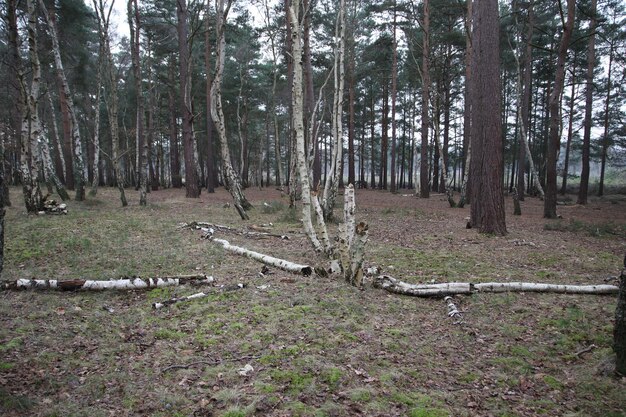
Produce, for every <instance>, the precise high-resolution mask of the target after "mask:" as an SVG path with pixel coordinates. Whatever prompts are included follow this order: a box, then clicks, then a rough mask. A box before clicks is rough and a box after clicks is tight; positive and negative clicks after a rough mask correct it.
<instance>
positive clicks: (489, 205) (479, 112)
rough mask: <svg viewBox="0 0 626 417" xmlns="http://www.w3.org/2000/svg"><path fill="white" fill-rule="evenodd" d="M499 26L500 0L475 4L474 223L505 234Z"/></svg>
mask: <svg viewBox="0 0 626 417" xmlns="http://www.w3.org/2000/svg"><path fill="white" fill-rule="evenodd" d="M499 32H500V26H499V16H498V1H497V0H482V1H480V2H477V3H475V4H474V6H473V30H472V68H480V71H475V72H473V73H472V77H471V89H470V93H471V94H472V97H471V103H472V121H471V126H472V127H471V129H472V133H471V137H472V153H473V154H474V155H473V157H472V161H471V165H470V170H471V174H470V175H471V177H472V178H473V180H472V201H471V211H470V213H471V224H472V226H474V227H478V228H479V230H480V232H481V233H493V234H496V235H505V234H506V222H505V213H504V189H503V183H502V174H503V159H502V148H503V146H502V119H501V117H500V115H501V110H500V109H501V99H502V98H501V94H502V90H501V88H500V41H499V39H500V37H499Z"/></svg>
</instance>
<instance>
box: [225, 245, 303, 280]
mask: <svg viewBox="0 0 626 417" xmlns="http://www.w3.org/2000/svg"><path fill="white" fill-rule="evenodd" d="M213 242H215V243H219V244H220V245H222V247H223V248H224V249H225V250H227V251H229V252H233V253H235V254H237V255H241V256H245V257H246V258H250V259H254V260H255V261H258V262H261V263H263V264H265V265H269V266H273V267H275V268H278V269H281V270H283V271H287V272H291V273H294V274H299V275H304V276H305V277H308V276H310V275H311V274H312V273H313V268H311V267H310V266H309V265H300V264H296V263H293V262H289V261H286V260H284V259H279V258H274V257H273V256H269V255H264V254H262V253H259V252H254V251H251V250H248V249H246V248H242V247H240V246H235V245H231V244H230V243H229V242H228V241H227V240H224V239H213Z"/></svg>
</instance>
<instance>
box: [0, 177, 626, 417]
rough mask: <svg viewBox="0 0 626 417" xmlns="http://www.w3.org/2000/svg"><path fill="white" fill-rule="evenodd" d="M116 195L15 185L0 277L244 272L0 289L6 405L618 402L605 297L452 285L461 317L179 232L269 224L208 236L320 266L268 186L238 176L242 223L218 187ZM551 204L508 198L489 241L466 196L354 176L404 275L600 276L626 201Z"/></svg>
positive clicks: (433, 412) (223, 408) (370, 257)
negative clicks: (31, 192) (143, 196)
mask: <svg viewBox="0 0 626 417" xmlns="http://www.w3.org/2000/svg"><path fill="white" fill-rule="evenodd" d="M407 192H408V191H405V193H407ZM127 193H128V196H129V199H130V201H131V204H130V206H129V207H127V208H121V207H120V204H119V198H118V195H117V193H116V190H113V189H100V190H99V192H98V195H97V197H95V198H94V197H89V198H88V200H87V201H85V202H82V203H77V202H74V201H72V202H69V215H67V216H27V215H26V214H25V211H24V208H23V203H22V200H21V194H20V190H19V189H17V188H15V189H12V190H11V197H12V201H13V207H10V208H8V209H7V216H6V243H5V245H6V246H5V264H4V272H3V274H2V279H5V280H13V279H17V278H31V277H32V278H58V279H71V278H90V279H109V278H116V277H121V276H134V275H138V276H142V277H153V276H164V275H173V274H190V273H198V272H204V273H207V274H211V275H213V276H214V277H215V279H216V284H217V285H231V284H239V283H243V284H246V287H245V288H243V289H240V290H235V291H223V290H220V289H219V288H218V287H217V286H216V287H214V288H211V287H209V288H207V287H205V288H204V290H209V291H212V293H211V295H210V296H209V297H207V298H203V299H198V300H194V301H191V302H186V303H179V304H176V305H174V306H171V307H168V308H163V309H159V310H153V309H152V306H151V304H152V303H153V302H155V301H161V300H166V299H168V298H170V297H172V296H173V295H187V294H192V293H195V292H198V291H202V290H203V289H197V288H191V287H177V288H166V289H153V290H151V291H119V292H115V291H110V292H99V293H94V292H73V293H68V292H53V291H51V292H36V291H23V292H3V293H0V414H2V415H3V416H26V415H28V416H63V417H65V416H92V417H97V416H230V417H234V416H252V415H257V416H295V415H302V416H403V415H408V416H414V417H417V416H420V417H425V416H430V417H436V416H448V415H450V416H535V415H549V416H557V415H558V416H564V415H565V416H624V415H626V414H625V413H626V395H624V393H625V392H626V379H625V378H622V379H619V378H616V377H614V376H612V375H611V371H610V369H611V365H610V361H611V353H612V351H611V343H612V329H613V321H614V313H615V305H616V299H615V297H614V296H594V295H558V294H537V293H505V294H475V295H472V296H457V297H455V300H456V302H457V305H458V306H459V308H460V309H461V310H462V311H463V313H464V318H463V320H462V322H461V323H459V322H458V321H457V320H456V319H451V318H448V317H447V314H446V313H447V308H446V304H445V302H444V301H443V300H442V299H440V298H430V299H423V298H413V297H405V296H398V295H392V294H388V293H386V292H384V291H382V290H378V289H374V288H372V287H371V285H369V283H368V285H366V287H365V289H364V290H358V289H355V288H353V287H350V286H348V285H347V284H345V283H344V282H342V280H341V279H339V278H336V277H327V278H320V277H316V276H313V277H307V278H303V277H300V276H295V275H290V274H288V273H284V272H281V271H273V272H274V274H267V275H264V276H260V275H259V271H260V269H261V264H258V263H255V262H254V261H251V260H248V259H245V258H241V257H237V256H236V255H232V254H229V253H226V252H224V250H223V249H221V248H220V247H218V246H217V245H216V244H213V243H211V242H210V241H207V240H203V239H201V238H200V237H201V233H200V232H199V231H191V230H182V229H179V228H178V227H177V225H178V224H179V223H181V222H191V221H207V222H211V223H217V224H224V225H230V226H232V227H235V228H244V227H246V226H249V225H252V224H262V223H270V222H271V223H272V224H273V230H274V231H276V233H280V234H286V235H288V236H290V239H289V240H280V239H276V238H272V239H263V240H259V239H249V238H245V237H243V236H241V235H237V234H231V233H222V232H218V236H220V237H223V238H225V239H227V240H229V241H230V242H231V243H234V244H239V245H241V246H245V247H247V248H250V249H255V250H257V251H259V252H263V253H266V254H271V255H274V256H277V257H281V258H285V259H289V260H291V261H295V262H301V263H308V264H313V265H323V264H324V260H323V259H322V258H318V257H316V256H315V255H314V254H313V252H312V250H311V247H310V244H309V243H308V241H307V240H306V238H305V236H304V235H303V234H302V233H301V226H300V224H299V218H300V213H299V211H298V212H294V211H291V210H289V208H288V202H287V199H286V197H281V195H280V193H279V192H278V191H276V190H274V189H267V190H263V191H259V190H257V189H249V190H247V195H248V198H249V199H250V200H251V201H252V203H253V204H254V205H255V207H256V208H255V209H254V210H253V211H252V212H251V213H250V218H251V220H250V221H249V222H245V223H243V222H241V221H240V220H239V218H238V216H237V214H236V212H235V210H234V209H233V208H232V206H231V207H224V205H225V203H227V202H228V201H230V197H229V196H228V194H227V193H226V192H225V191H224V190H223V189H220V190H219V191H218V192H217V193H216V194H212V195H210V194H207V193H203V194H202V196H201V198H199V199H186V198H185V197H184V190H164V191H157V192H152V193H150V194H149V195H148V201H149V204H148V206H147V207H145V208H142V207H139V206H138V203H137V201H138V196H137V194H136V193H135V192H134V191H133V190H127ZM565 200H566V201H568V203H567V205H560V206H559V208H558V211H559V213H560V214H561V215H562V217H563V219H560V220H551V221H547V220H544V219H542V202H541V201H539V200H537V199H535V198H527V199H526V201H524V202H522V210H523V215H522V216H513V215H510V213H511V212H512V202H511V200H510V198H507V201H506V204H507V208H506V211H507V227H508V231H509V234H508V235H507V236H505V237H493V236H484V235H480V234H478V233H477V231H476V230H473V229H466V228H465V224H466V217H467V216H469V208H465V209H452V208H449V207H448V206H447V203H446V201H445V199H444V198H443V196H441V195H433V196H432V197H431V198H430V199H428V200H424V199H416V198H414V197H412V196H409V195H408V194H396V195H392V194H390V193H389V192H384V191H372V190H357V205H358V212H357V219H358V220H364V221H366V222H367V223H368V224H369V226H370V229H369V230H370V242H369V244H368V247H367V265H368V266H370V265H376V266H380V267H382V268H383V271H385V272H386V273H388V274H390V275H392V276H394V277H396V278H400V279H403V280H405V281H410V282H431V281H435V282H449V281H470V282H481V281H503V282H507V281H530V282H550V283H559V284H585V283H589V284H604V283H606V282H605V279H607V278H609V277H611V276H616V275H619V273H620V270H621V266H622V260H623V257H624V253H625V252H626V196H618V195H614V196H607V197H605V198H602V199H597V198H592V199H591V202H590V203H589V205H587V206H577V205H575V204H573V203H572V202H571V200H570V199H568V198H565ZM264 203H267V204H266V205H264ZM337 213H341V211H340V209H337ZM333 228H336V225H333ZM246 364H250V365H251V366H252V367H253V368H254V370H253V371H251V372H249V373H248V374H247V375H246V376H243V375H240V374H239V372H238V370H239V369H240V368H242V367H244V366H245V365H246ZM172 365H189V366H188V367H187V368H182V367H177V368H170V367H171V366H172Z"/></svg>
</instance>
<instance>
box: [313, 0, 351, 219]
mask: <svg viewBox="0 0 626 417" xmlns="http://www.w3.org/2000/svg"><path fill="white" fill-rule="evenodd" d="M345 12H346V2H345V0H340V2H339V10H338V12H337V21H336V23H335V39H336V40H337V45H336V46H335V64H334V67H333V75H334V80H335V92H334V95H333V114H332V138H333V154H332V157H331V163H330V173H329V175H328V176H327V177H326V182H325V184H324V196H323V198H322V209H323V210H324V219H325V220H329V219H331V218H332V216H333V209H334V207H335V200H336V198H337V191H338V188H339V181H340V177H341V176H342V175H343V120H342V119H343V90H344V84H345V76H346V75H345V47H346V46H345V43H346V18H345ZM303 194H304V190H303Z"/></svg>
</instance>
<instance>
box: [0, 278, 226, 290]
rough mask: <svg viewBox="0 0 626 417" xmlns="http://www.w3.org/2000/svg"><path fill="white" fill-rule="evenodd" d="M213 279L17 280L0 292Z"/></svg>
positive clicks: (137, 286) (207, 280) (209, 281)
mask: <svg viewBox="0 0 626 417" xmlns="http://www.w3.org/2000/svg"><path fill="white" fill-rule="evenodd" d="M213 281H214V280H213V277H209V276H206V275H180V276H174V277H162V278H161V277H159V278H122V279H114V280H109V281H92V280H85V279H73V280H66V281H60V280H56V279H18V280H16V281H9V282H6V281H5V282H2V283H1V284H0V290H27V289H33V290H61V291H78V290H92V291H100V290H141V289H148V288H160V287H171V286H174V285H183V284H204V285H206V284H212V283H213Z"/></svg>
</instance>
